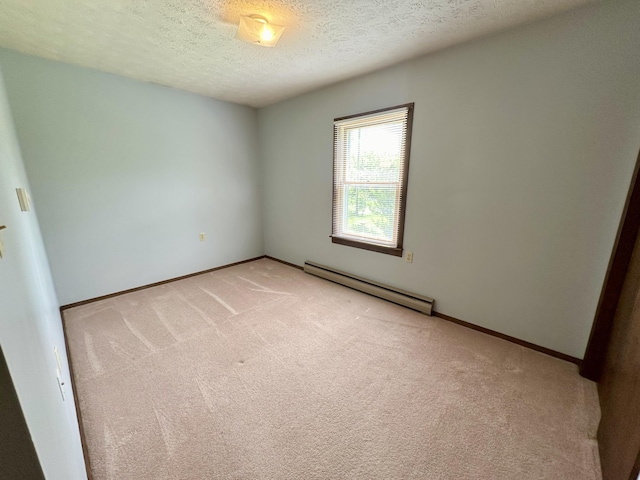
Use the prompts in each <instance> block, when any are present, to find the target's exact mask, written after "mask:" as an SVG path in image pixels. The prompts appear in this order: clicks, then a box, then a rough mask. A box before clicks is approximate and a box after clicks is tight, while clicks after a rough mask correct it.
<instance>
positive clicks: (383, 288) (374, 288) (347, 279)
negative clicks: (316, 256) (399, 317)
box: [304, 262, 435, 315]
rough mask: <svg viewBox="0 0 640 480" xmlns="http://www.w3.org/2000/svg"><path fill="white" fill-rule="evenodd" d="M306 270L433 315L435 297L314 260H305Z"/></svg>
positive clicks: (317, 275)
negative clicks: (386, 283)
mask: <svg viewBox="0 0 640 480" xmlns="http://www.w3.org/2000/svg"><path fill="white" fill-rule="evenodd" d="M304 271H305V272H306V273H309V274H311V275H315V276H316V277H321V278H324V279H326V280H330V281H332V282H335V283H339V284H340V285H344V286H345V287H350V288H353V289H355V290H360V291H361V292H364V293H368V294H369V295H373V296H375V297H379V298H383V299H385V300H388V301H390V302H393V303H397V304H399V305H403V306H405V307H408V308H411V309H413V310H418V311H419V312H422V313H426V314H427V315H431V311H432V310H433V304H434V303H435V300H434V299H433V298H429V297H424V296H422V295H418V294H415V293H411V292H407V291H405V290H400V289H398V288H394V287H391V286H389V285H385V284H383V283H378V282H374V281H373V280H367V279H366V278H362V277H358V276H356V275H352V274H350V273H345V272H341V271H340V270H336V269H334V268H331V267H326V266H324V265H319V264H317V263H313V262H304Z"/></svg>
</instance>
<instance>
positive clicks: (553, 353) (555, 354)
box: [433, 312, 582, 367]
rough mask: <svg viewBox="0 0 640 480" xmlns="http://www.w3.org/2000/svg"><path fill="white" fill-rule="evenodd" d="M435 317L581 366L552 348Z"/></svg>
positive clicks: (461, 321) (471, 324) (452, 318)
mask: <svg viewBox="0 0 640 480" xmlns="http://www.w3.org/2000/svg"><path fill="white" fill-rule="evenodd" d="M433 316H434V317H438V318H441V319H443V320H447V321H449V322H453V323H457V324H458V325H462V326H463V327H467V328H471V329H472V330H476V331H478V332H482V333H486V334H487V335H491V336H492V337H498V338H501V339H503V340H507V341H509V342H512V343H515V344H517V345H520V346H522V347H526V348H530V349H531V350H535V351H537V352H540V353H545V354H547V355H550V356H552V357H556V358H559V359H561V360H565V361H567V362H571V363H575V364H576V365H578V367H579V366H580V364H581V363H582V360H580V359H579V358H576V357H572V356H571V355H567V354H565V353H560V352H556V351H555V350H551V349H550V348H546V347H541V346H540V345H536V344H535V343H530V342H527V341H525V340H520V339H519V338H516V337H512V336H511V335H505V334H504V333H500V332H496V331H495V330H491V329H489V328H485V327H481V326H480V325H475V324H473V323H469V322H465V321H464V320H460V319H459V318H455V317H450V316H449V315H445V314H444V313H440V312H433Z"/></svg>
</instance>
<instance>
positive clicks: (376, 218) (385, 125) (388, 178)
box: [331, 103, 413, 256]
mask: <svg viewBox="0 0 640 480" xmlns="http://www.w3.org/2000/svg"><path fill="white" fill-rule="evenodd" d="M412 122H413V103H410V104H407V105H400V106H397V107H391V108H386V109H383V110H376V111H374V112H368V113H362V114H359V115H352V116H349V117H342V118H336V119H335V120H334V124H333V125H334V137H333V138H334V140H333V143H334V157H333V158H334V160H333V231H332V235H331V238H332V241H333V243H339V244H342V245H349V246H352V247H358V248H364V249H367V250H373V251H376V252H382V253H388V254H390V255H396V256H402V236H403V232H404V212H405V206H406V201H407V179H408V173H409V151H410V149H411V125H412Z"/></svg>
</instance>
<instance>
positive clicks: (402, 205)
mask: <svg viewBox="0 0 640 480" xmlns="http://www.w3.org/2000/svg"><path fill="white" fill-rule="evenodd" d="M414 105H415V104H414V103H413V102H412V103H405V104H402V105H395V106H393V107H387V108H381V109H378V110H371V111H369V112H364V113H358V114H355V115H347V116H344V117H338V118H335V119H334V120H333V121H334V128H333V186H332V188H333V197H332V205H331V242H332V243H336V244H339V245H345V246H348V247H354V248H361V249H363V250H369V251H372V252H378V253H384V254H387V255H393V256H396V257H402V252H403V239H404V222H405V213H406V210H407V186H408V183H409V158H410V156H411V136H412V131H413V110H414ZM402 108H406V109H407V122H406V132H405V151H404V158H403V159H402V161H403V164H404V168H403V175H402V182H401V189H400V202H399V209H400V211H399V212H398V238H397V244H396V246H395V247H389V246H386V245H380V244H377V243H375V242H366V241H360V240H354V239H352V238H345V237H341V236H338V235H337V234H336V232H335V231H334V225H335V219H334V215H335V211H336V201H337V200H338V196H339V193H338V191H337V189H336V162H337V161H338V159H337V158H336V142H337V141H338V139H337V136H336V128H335V122H340V121H343V120H350V119H354V118H359V117H366V116H369V115H376V114H380V113H385V112H388V111H391V110H399V109H402Z"/></svg>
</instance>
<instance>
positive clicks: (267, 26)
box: [236, 15, 284, 47]
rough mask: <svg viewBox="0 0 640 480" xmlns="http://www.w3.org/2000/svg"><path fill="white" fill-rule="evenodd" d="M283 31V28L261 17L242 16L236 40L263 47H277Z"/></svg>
mask: <svg viewBox="0 0 640 480" xmlns="http://www.w3.org/2000/svg"><path fill="white" fill-rule="evenodd" d="M283 31H284V27H283V26H281V25H273V24H271V23H269V22H268V21H267V19H266V18H264V17H263V16H261V15H242V16H241V17H240V25H238V32H237V33H236V38H239V39H240V40H244V41H245V42H249V43H253V44H255V45H260V46H262V47H275V46H276V43H278V40H280V36H281V35H282V32H283Z"/></svg>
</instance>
